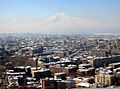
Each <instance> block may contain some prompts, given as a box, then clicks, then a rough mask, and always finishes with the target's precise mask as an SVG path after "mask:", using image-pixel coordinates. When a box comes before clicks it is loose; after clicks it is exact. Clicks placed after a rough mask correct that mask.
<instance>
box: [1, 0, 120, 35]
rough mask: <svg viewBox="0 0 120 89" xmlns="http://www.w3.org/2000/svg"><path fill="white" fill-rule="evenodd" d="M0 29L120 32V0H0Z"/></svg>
mask: <svg viewBox="0 0 120 89" xmlns="http://www.w3.org/2000/svg"><path fill="white" fill-rule="evenodd" d="M0 32H18V33H19V32H20V33H31V32H32V33H47V34H49V33H60V34H62V33H63V34H66V33H67V34H74V33H75V34H79V33H104V32H105V33H107V32H108V33H119V32H120V0H114V1H113V0H56V1H55V0H0Z"/></svg>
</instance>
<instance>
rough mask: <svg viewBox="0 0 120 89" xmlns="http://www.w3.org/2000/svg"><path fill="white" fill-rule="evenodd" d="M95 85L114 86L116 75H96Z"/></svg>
mask: <svg viewBox="0 0 120 89" xmlns="http://www.w3.org/2000/svg"><path fill="white" fill-rule="evenodd" d="M95 83H98V84H102V85H112V84H113V83H114V75H107V74H98V75H95Z"/></svg>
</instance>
